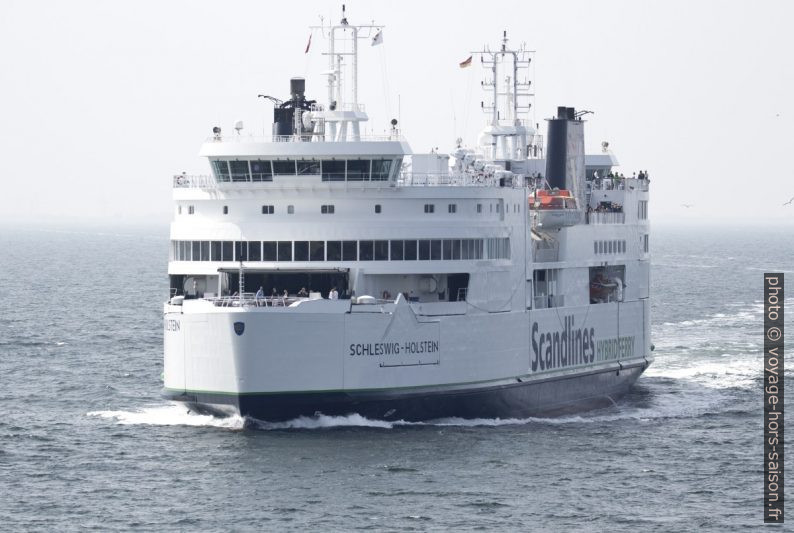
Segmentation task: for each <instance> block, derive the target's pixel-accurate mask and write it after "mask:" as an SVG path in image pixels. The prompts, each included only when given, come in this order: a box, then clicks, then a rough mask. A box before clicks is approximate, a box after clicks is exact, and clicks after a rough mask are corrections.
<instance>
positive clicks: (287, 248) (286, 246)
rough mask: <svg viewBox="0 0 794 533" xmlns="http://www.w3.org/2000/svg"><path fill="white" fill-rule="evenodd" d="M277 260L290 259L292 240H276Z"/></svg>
mask: <svg viewBox="0 0 794 533" xmlns="http://www.w3.org/2000/svg"><path fill="white" fill-rule="evenodd" d="M277 255H278V258H277V260H278V261H292V241H278V254H277Z"/></svg>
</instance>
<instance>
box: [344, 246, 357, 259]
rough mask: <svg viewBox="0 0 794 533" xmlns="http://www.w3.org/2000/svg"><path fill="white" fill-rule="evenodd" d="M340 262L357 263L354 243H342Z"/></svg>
mask: <svg viewBox="0 0 794 533" xmlns="http://www.w3.org/2000/svg"><path fill="white" fill-rule="evenodd" d="M342 261H358V244H357V243H356V241H342Z"/></svg>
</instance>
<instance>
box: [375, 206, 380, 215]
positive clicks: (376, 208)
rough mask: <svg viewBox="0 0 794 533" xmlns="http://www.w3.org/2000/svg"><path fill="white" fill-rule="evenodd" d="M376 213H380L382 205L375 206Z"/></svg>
mask: <svg viewBox="0 0 794 533" xmlns="http://www.w3.org/2000/svg"><path fill="white" fill-rule="evenodd" d="M375 212H376V213H380V204H375Z"/></svg>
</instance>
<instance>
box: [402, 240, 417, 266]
mask: <svg viewBox="0 0 794 533" xmlns="http://www.w3.org/2000/svg"><path fill="white" fill-rule="evenodd" d="M417 243H418V241H403V245H404V247H405V248H404V250H403V253H404V256H405V260H406V261H416V258H417V257H418V255H417V253H416V248H417Z"/></svg>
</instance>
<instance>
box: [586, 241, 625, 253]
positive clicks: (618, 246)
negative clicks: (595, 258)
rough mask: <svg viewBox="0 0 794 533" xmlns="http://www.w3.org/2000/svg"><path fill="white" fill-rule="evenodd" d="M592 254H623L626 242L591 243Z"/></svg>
mask: <svg viewBox="0 0 794 533" xmlns="http://www.w3.org/2000/svg"><path fill="white" fill-rule="evenodd" d="M593 253H596V254H625V253H626V241H617V240H616V241H593Z"/></svg>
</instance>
